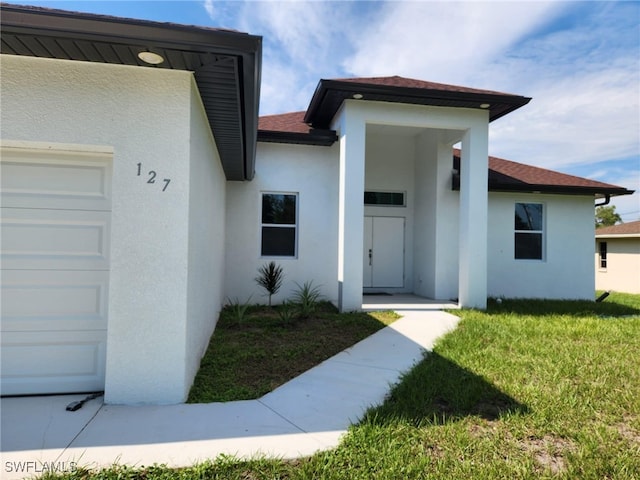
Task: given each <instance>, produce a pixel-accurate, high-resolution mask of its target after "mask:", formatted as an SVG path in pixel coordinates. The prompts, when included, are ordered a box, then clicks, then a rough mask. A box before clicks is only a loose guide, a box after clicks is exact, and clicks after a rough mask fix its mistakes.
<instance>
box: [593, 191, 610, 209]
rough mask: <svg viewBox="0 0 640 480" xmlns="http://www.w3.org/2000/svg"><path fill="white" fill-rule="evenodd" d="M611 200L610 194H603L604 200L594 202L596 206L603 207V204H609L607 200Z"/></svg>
mask: <svg viewBox="0 0 640 480" xmlns="http://www.w3.org/2000/svg"><path fill="white" fill-rule="evenodd" d="M610 201H611V195H610V194H608V193H607V194H605V196H604V202H602V203H596V205H595V206H596V207H604V206H605V205H609V202H610Z"/></svg>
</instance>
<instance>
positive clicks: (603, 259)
mask: <svg viewBox="0 0 640 480" xmlns="http://www.w3.org/2000/svg"><path fill="white" fill-rule="evenodd" d="M600 268H607V242H600Z"/></svg>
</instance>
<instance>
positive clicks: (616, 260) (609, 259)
mask: <svg viewBox="0 0 640 480" xmlns="http://www.w3.org/2000/svg"><path fill="white" fill-rule="evenodd" d="M596 288H597V289H598V290H607V291H615V292H626V293H640V220H639V221H637V222H628V223H622V224H620V225H613V226H611V227H602V228H598V229H596Z"/></svg>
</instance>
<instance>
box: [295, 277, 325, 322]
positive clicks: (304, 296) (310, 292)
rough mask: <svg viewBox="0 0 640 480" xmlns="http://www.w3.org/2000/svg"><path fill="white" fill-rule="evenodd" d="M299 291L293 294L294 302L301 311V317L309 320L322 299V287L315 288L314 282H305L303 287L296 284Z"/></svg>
mask: <svg viewBox="0 0 640 480" xmlns="http://www.w3.org/2000/svg"><path fill="white" fill-rule="evenodd" d="M296 285H297V287H298V288H297V290H296V291H294V292H293V301H294V302H295V303H296V304H297V305H298V308H299V309H300V317H302V318H308V317H309V316H310V315H311V314H312V313H313V312H314V311H315V310H316V307H317V306H318V302H319V301H320V299H321V298H322V295H321V294H320V287H319V286H313V282H304V284H303V285H300V284H298V283H296Z"/></svg>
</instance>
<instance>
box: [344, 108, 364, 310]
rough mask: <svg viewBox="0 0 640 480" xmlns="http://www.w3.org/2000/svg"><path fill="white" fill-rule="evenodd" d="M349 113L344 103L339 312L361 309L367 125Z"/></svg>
mask: <svg viewBox="0 0 640 480" xmlns="http://www.w3.org/2000/svg"><path fill="white" fill-rule="evenodd" d="M349 113H350V112H349V108H348V106H347V107H346V108H345V109H344V110H343V112H342V115H341V118H340V127H339V132H340V186H339V207H338V208H339V213H338V222H339V223H338V289H339V290H338V307H339V309H340V311H341V312H348V311H352V310H361V309H362V258H363V257H362V248H363V236H364V165H365V130H366V128H365V123H364V121H363V120H362V119H361V118H359V116H358V115H354V114H353V112H351V113H352V114H351V115H349ZM354 117H355V118H354Z"/></svg>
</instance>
